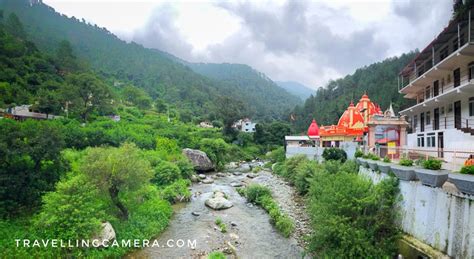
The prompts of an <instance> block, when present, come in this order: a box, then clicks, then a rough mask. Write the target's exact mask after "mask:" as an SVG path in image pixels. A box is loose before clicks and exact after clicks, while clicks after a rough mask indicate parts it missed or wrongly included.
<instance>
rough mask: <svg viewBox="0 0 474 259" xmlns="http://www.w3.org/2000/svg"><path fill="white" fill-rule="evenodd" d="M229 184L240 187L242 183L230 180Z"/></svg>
mask: <svg viewBox="0 0 474 259" xmlns="http://www.w3.org/2000/svg"><path fill="white" fill-rule="evenodd" d="M230 186H232V187H242V186H243V184H242V183H241V182H231V183H230Z"/></svg>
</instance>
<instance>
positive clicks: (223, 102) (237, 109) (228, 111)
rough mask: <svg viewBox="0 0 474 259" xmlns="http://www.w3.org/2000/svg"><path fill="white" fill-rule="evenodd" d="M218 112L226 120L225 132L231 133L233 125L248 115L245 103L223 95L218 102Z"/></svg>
mask: <svg viewBox="0 0 474 259" xmlns="http://www.w3.org/2000/svg"><path fill="white" fill-rule="evenodd" d="M216 113H217V114H218V116H219V117H220V119H222V121H223V122H224V129H223V130H224V133H225V134H231V133H232V132H233V130H232V125H233V124H234V122H236V121H237V120H239V119H242V118H243V117H245V116H247V115H248V114H247V109H246V107H245V105H244V103H243V102H242V101H240V100H236V99H233V98H230V97H227V96H222V97H220V98H219V100H218V102H217V111H216Z"/></svg>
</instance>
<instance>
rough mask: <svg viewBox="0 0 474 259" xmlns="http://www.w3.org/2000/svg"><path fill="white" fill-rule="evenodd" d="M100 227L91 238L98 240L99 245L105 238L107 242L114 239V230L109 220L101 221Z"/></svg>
mask: <svg viewBox="0 0 474 259" xmlns="http://www.w3.org/2000/svg"><path fill="white" fill-rule="evenodd" d="M101 227H102V228H101V230H100V233H99V234H97V235H96V236H94V237H93V238H92V240H98V241H99V244H100V246H102V244H103V243H104V242H105V240H107V241H108V242H109V243H110V242H112V241H113V240H115V230H114V228H113V227H112V224H110V222H108V221H107V222H104V223H102V225H101ZM105 243H107V242H105Z"/></svg>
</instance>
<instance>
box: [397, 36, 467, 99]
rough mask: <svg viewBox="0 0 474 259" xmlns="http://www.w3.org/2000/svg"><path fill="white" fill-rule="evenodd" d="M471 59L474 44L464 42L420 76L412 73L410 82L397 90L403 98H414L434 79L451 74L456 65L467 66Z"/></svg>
mask: <svg viewBox="0 0 474 259" xmlns="http://www.w3.org/2000/svg"><path fill="white" fill-rule="evenodd" d="M473 59H474V44H473V43H466V44H464V46H462V47H461V48H459V49H457V50H456V51H454V52H453V53H451V54H450V55H449V56H447V57H446V58H444V59H443V60H441V61H439V62H438V63H437V64H435V65H434V66H433V67H431V68H430V69H428V70H427V71H426V72H424V73H423V74H421V75H420V76H418V77H416V73H412V77H410V81H411V82H410V83H408V84H407V85H406V86H403V87H402V88H400V89H399V92H400V93H401V94H405V98H409V99H415V98H416V97H417V96H418V94H419V93H420V92H423V91H424V89H425V88H426V87H427V86H431V85H432V84H433V82H434V81H436V80H439V79H441V78H442V77H444V76H446V75H447V74H450V75H451V74H452V73H453V70H454V69H456V68H458V67H461V66H467V64H468V63H469V62H471V61H473ZM457 88H459V87H457ZM440 92H441V90H440Z"/></svg>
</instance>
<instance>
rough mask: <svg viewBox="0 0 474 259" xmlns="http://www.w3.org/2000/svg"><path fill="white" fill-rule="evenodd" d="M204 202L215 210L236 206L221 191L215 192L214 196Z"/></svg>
mask: <svg viewBox="0 0 474 259" xmlns="http://www.w3.org/2000/svg"><path fill="white" fill-rule="evenodd" d="M204 204H206V206H208V207H210V208H211V209H214V210H224V209H228V208H230V207H232V206H234V205H233V204H232V202H231V201H229V200H228V199H226V197H225V194H224V193H223V192H220V191H217V192H214V194H213V195H212V198H209V199H207V200H206V201H205V203H204Z"/></svg>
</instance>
